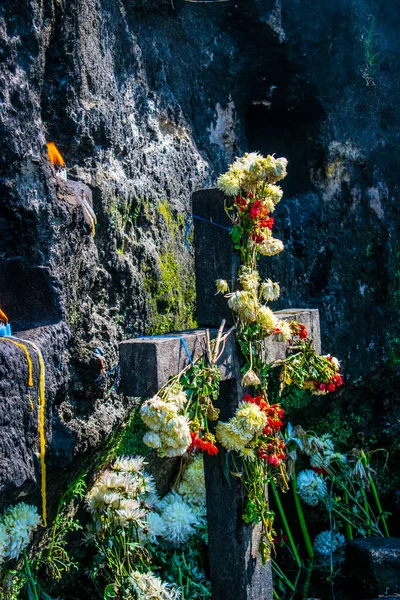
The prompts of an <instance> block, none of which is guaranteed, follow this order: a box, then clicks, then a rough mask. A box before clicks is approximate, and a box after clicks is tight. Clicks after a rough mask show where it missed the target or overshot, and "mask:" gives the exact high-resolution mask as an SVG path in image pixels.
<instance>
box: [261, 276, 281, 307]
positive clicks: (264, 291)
mask: <svg viewBox="0 0 400 600" xmlns="http://www.w3.org/2000/svg"><path fill="white" fill-rule="evenodd" d="M279 295H280V287H279V283H274V282H273V281H271V279H267V281H264V282H263V283H262V284H261V286H260V299H261V300H264V302H273V301H274V300H278V298H279Z"/></svg>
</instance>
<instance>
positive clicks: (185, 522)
mask: <svg viewBox="0 0 400 600" xmlns="http://www.w3.org/2000/svg"><path fill="white" fill-rule="evenodd" d="M168 496H169V499H168V500H167V501H166V502H165V503H164V508H163V510H162V513H161V518H162V520H163V521H164V524H165V529H166V531H165V534H164V539H165V540H167V541H168V542H171V544H173V545H174V546H176V547H177V546H180V545H181V544H184V543H185V542H186V541H187V540H188V539H189V537H190V536H191V535H193V533H195V529H194V527H195V526H196V525H198V524H199V521H198V518H197V517H196V515H195V514H194V512H193V510H192V509H191V507H190V506H189V504H187V503H186V502H184V501H183V500H182V498H181V497H180V496H179V495H178V494H176V493H175V492H171V493H170V494H168ZM162 505H163V504H162V503H161V506H162Z"/></svg>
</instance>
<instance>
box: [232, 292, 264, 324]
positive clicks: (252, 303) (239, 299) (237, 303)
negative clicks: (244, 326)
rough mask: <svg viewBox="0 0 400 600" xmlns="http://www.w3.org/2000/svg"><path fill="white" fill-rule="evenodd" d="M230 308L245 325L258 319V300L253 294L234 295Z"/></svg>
mask: <svg viewBox="0 0 400 600" xmlns="http://www.w3.org/2000/svg"><path fill="white" fill-rule="evenodd" d="M228 306H229V308H231V309H232V310H233V312H235V313H236V314H237V315H238V316H239V317H240V318H241V319H242V320H243V321H244V322H245V323H251V322H253V321H255V320H256V319H257V313H258V308H259V307H258V300H257V298H255V296H254V295H253V294H251V293H250V292H246V291H239V292H235V293H234V294H232V296H231V297H230V298H229V300H228Z"/></svg>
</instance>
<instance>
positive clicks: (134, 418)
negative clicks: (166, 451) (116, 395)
mask: <svg viewBox="0 0 400 600" xmlns="http://www.w3.org/2000/svg"><path fill="white" fill-rule="evenodd" d="M146 431H147V427H146V425H145V424H144V423H143V421H142V419H141V418H140V405H139V406H137V407H136V408H135V409H134V411H133V413H132V415H131V418H130V421H129V423H128V425H127V427H126V428H125V429H124V430H123V431H122V433H121V435H120V437H119V439H118V440H117V441H116V444H115V456H149V454H151V449H150V448H149V447H148V446H146V445H145V444H144V443H143V436H144V434H145V433H146Z"/></svg>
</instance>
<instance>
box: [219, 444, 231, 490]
mask: <svg viewBox="0 0 400 600" xmlns="http://www.w3.org/2000/svg"><path fill="white" fill-rule="evenodd" d="M228 460H229V452H225V451H224V450H223V449H222V448H221V467H222V472H223V474H224V477H225V479H226V481H227V483H228V485H229V487H231V476H230V469H229V465H228Z"/></svg>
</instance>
